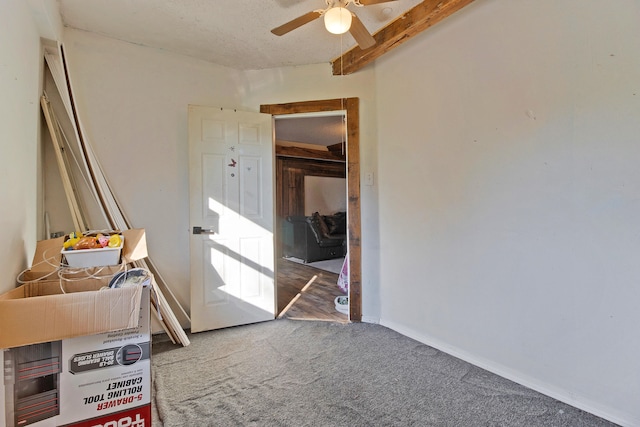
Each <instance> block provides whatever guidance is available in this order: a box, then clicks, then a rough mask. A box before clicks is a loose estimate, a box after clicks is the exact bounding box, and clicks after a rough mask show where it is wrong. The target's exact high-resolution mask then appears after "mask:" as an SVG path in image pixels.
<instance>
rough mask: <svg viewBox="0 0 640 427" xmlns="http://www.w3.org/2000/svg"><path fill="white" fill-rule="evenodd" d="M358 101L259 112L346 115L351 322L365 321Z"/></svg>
mask: <svg viewBox="0 0 640 427" xmlns="http://www.w3.org/2000/svg"><path fill="white" fill-rule="evenodd" d="M359 104H360V102H359V98H336V99H325V100H316V101H302V102H290V103H285V104H265V105H260V112H261V113H266V114H271V115H272V116H279V115H285V114H300V113H319V112H326V111H343V110H344V111H346V116H347V198H348V200H347V221H348V236H349V238H348V241H349V320H351V321H352V322H360V321H361V320H362V248H361V246H360V236H361V224H360V113H359Z"/></svg>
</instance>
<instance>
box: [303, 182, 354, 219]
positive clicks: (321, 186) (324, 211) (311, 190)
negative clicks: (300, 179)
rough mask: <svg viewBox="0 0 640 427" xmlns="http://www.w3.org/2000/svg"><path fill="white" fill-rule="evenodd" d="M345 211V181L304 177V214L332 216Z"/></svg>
mask: <svg viewBox="0 0 640 427" xmlns="http://www.w3.org/2000/svg"><path fill="white" fill-rule="evenodd" d="M346 211H347V180H346V179H345V178H332V177H326V176H312V175H307V176H305V177H304V214H305V215H307V216H309V215H313V213H314V212H319V213H320V214H321V215H332V214H334V213H336V212H346Z"/></svg>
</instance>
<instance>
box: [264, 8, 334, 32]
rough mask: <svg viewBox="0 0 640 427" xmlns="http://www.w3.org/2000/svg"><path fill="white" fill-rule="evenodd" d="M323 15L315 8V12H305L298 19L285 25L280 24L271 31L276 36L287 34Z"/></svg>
mask: <svg viewBox="0 0 640 427" xmlns="http://www.w3.org/2000/svg"><path fill="white" fill-rule="evenodd" d="M321 15H322V14H321V13H320V12H318V11H317V10H314V11H313V12H309V13H305V14H304V15H302V16H299V17H297V18H296V19H294V20H292V21H289V22H287V23H286V24H284V25H280V26H279V27H276V28H274V29H273V30H271V32H272V33H273V34H275V35H276V36H282V35H284V34H287V33H288V32H289V31H293V30H295V29H296V28H298V27H302V26H303V25H304V24H307V23H309V22H311V21H313V20H314V19H317V18H319V17H320V16H321Z"/></svg>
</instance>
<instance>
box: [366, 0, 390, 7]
mask: <svg viewBox="0 0 640 427" xmlns="http://www.w3.org/2000/svg"><path fill="white" fill-rule="evenodd" d="M390 1H396V0H360V4H361V5H363V6H370V5H372V4H379V3H387V2H390Z"/></svg>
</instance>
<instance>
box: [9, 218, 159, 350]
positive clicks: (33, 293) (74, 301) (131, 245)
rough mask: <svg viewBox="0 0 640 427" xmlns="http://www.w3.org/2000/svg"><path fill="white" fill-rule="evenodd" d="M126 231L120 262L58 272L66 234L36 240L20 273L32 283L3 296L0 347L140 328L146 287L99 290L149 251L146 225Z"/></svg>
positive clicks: (23, 278) (65, 269)
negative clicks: (30, 258) (30, 259)
mask: <svg viewBox="0 0 640 427" xmlns="http://www.w3.org/2000/svg"><path fill="white" fill-rule="evenodd" d="M122 234H123V235H124V236H125V239H124V242H125V243H124V247H123V249H122V255H121V264H120V265H118V266H110V267H93V268H88V269H76V268H73V269H67V268H62V269H60V271H57V270H58V267H59V265H60V258H61V254H60V249H61V248H62V243H63V240H64V238H57V239H50V240H42V241H40V242H38V244H37V246H36V253H35V256H34V259H33V263H32V268H31V269H30V270H29V271H27V272H25V273H24V274H23V275H22V280H24V281H27V282H28V283H25V284H24V285H22V286H20V287H18V288H16V289H13V290H11V291H9V292H7V293H5V294H2V295H0V348H10V347H17V346H22V345H27V344H35V343H41V342H49V341H55V340H62V339H66V338H71V337H76V336H82V335H93V334H98V333H103V332H109V331H116V330H121V329H130V328H135V327H137V326H138V320H139V315H140V299H141V296H142V288H141V287H128V288H127V287H125V288H118V289H105V290H100V288H102V287H104V286H107V285H108V283H109V280H110V278H111V277H112V276H113V275H114V274H115V273H117V272H119V271H121V270H122V269H123V265H124V264H128V263H130V262H132V261H137V260H139V259H142V258H145V257H146V256H147V245H146V240H145V232H144V230H143V229H133V230H126V231H123V232H122ZM58 273H61V275H62V276H63V277H64V278H65V279H67V280H62V281H61V280H60V278H59V275H58Z"/></svg>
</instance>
